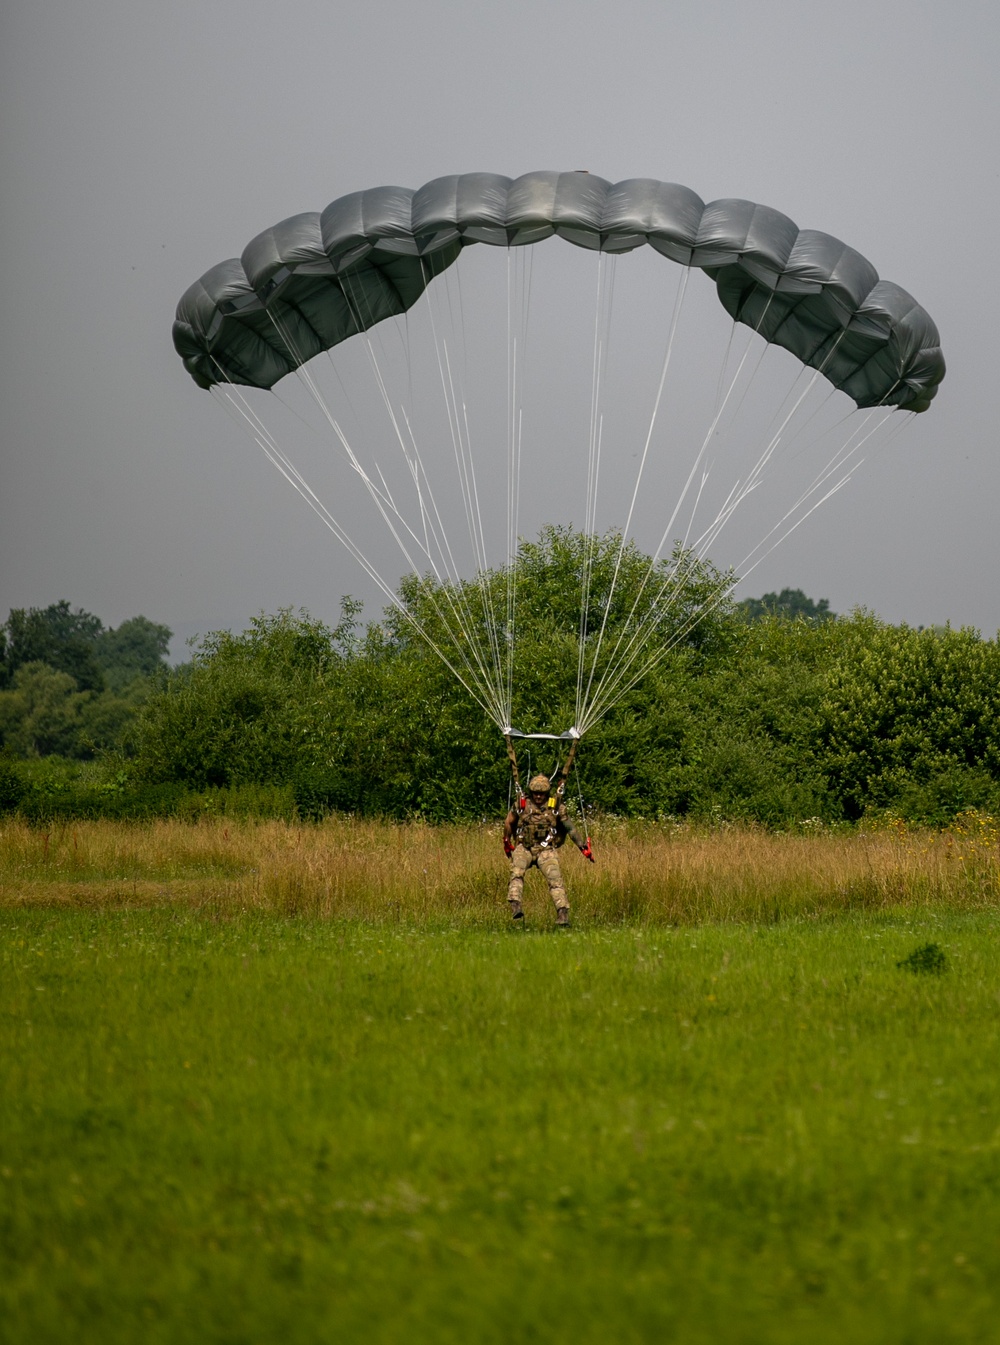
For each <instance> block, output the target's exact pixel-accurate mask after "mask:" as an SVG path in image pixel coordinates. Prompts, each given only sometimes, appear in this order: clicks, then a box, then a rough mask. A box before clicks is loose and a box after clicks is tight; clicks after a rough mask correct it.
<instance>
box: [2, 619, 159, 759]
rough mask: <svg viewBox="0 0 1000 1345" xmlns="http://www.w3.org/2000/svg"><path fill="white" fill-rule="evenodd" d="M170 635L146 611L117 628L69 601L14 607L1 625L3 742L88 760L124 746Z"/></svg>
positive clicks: (29, 753)
mask: <svg viewBox="0 0 1000 1345" xmlns="http://www.w3.org/2000/svg"><path fill="white" fill-rule="evenodd" d="M170 637H171V631H170V630H169V629H168V628H167V627H166V626H159V625H157V624H156V623H155V622H152V621H149V620H148V619H147V618H146V617H144V616H137V617H133V618H132V619H131V620H129V621H123V622H122V623H121V625H120V626H118V627H116V628H114V629H112V628H106V627H105V626H104V624H103V622H102V621H101V620H100V618H99V617H96V616H94V615H93V614H92V613H91V612H85V611H83V609H82V608H77V609H76V610H75V611H74V610H73V609H72V608H71V607H70V605H69V603H68V602H58V603H53V604H52V605H51V606H50V607H44V608H37V607H31V608H27V609H24V608H15V609H14V610H12V611H11V612H10V614H9V616H8V617H7V620H6V622H5V623H4V625H3V626H2V627H0V747H2V748H3V749H4V750H5V751H6V752H7V753H8V754H11V755H14V756H17V757H25V758H37V757H50V756H61V757H66V758H70V759H74V760H83V761H86V760H91V759H93V758H95V757H97V756H99V755H101V754H102V753H107V752H109V751H113V750H116V749H117V750H120V749H121V748H122V746H123V744H124V743H125V742H126V739H127V734H128V730H129V727H130V725H131V724H132V722H133V720H134V718H135V715H136V712H137V710H138V708H139V706H140V705H141V704H142V703H143V701H144V700H145V698H146V696H147V695H148V694H149V691H150V690H151V688H152V686H153V685H154V684H155V681H156V678H157V677H158V676H161V675H162V674H164V673H165V672H166V670H167V665H166V653H167V646H168V644H169V643H170Z"/></svg>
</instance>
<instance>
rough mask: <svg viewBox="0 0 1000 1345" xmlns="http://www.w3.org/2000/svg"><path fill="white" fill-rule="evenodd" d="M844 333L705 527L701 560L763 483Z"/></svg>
mask: <svg viewBox="0 0 1000 1345" xmlns="http://www.w3.org/2000/svg"><path fill="white" fill-rule="evenodd" d="M845 335H846V328H845V329H844V330H843V331H841V333H840V335H839V336H838V337H837V339H836V341H834V342H833V344H832V345H831V347H830V349H829V350H828V351H827V353H826V356H825V357H824V359H823V362H822V364H820V365H818V366H817V367H816V368H815V369H814V370H813V374H812V377H811V378H810V379H809V381H808V383H807V384H806V386H805V388H804V389H803V390H802V392H801V393H800V394H799V396H798V398H797V399H796V401H795V402H794V403H793V405H792V407H791V409H790V410H789V411H788V413H787V415H786V416H785V418H784V420H782V422H781V424H780V425H779V426H778V428H777V430H776V431H775V433H774V434H773V435H772V437H771V439H770V441H769V442H768V444H767V446H766V447H765V448H764V450H763V451H762V452H761V454H760V456H759V457H758V459H757V461H756V463H755V464H754V466H753V467H752V468H751V470H750V472H749V473H748V475H747V479H746V481H745V482H744V483H742V485H741V484H740V483H739V482H737V483H736V486H735V487H734V489H733V491H732V492H730V496H729V498H728V499H727V500H726V502H725V503H724V504H723V507H722V509H720V511H719V513H718V514H717V515H716V518H715V520H714V521H713V522H712V523H711V524H710V525H709V527H708V528H707V529H706V530H705V532H704V533H703V534H702V536H701V537H700V538H699V539H698V542H697V543H696V545H695V550H696V551H697V554H698V558H699V560H702V559H704V557H705V556H706V555H707V553H708V550H709V548H710V547H711V546H712V545H713V544H714V542H715V540H716V538H717V537H718V536H719V533H720V532H721V531H722V529H723V528H724V527H725V525H726V523H727V522H728V521H729V519H730V518H731V517H732V515H733V514H734V513H735V512H736V510H737V509H738V508H739V506H740V505H741V504H742V502H743V501H744V500H745V499H746V498H747V496H748V495H749V494H750V492H751V491H753V490H755V489H756V488H757V486H758V485H759V484H760V482H761V479H762V477H763V473H764V470H765V468H766V467H767V465H768V464H769V463H770V461H771V459H772V458H773V457H774V454H775V452H776V451H777V448H778V445H779V443H780V442H781V439H782V436H783V435H784V432H785V430H786V429H787V427H788V425H789V424H790V423H791V421H792V419H793V417H794V416H795V414H796V412H797V411H798V409H799V407H800V406H801V405H802V403H803V402H804V401H805V399H806V397H808V395H809V393H810V392H811V391H812V389H813V388H814V387H815V386H816V384H817V382H818V381H819V378H820V375H821V374H822V373H823V370H824V369H825V368H826V366H827V364H828V363H829V362H830V360H831V359H832V358H833V356H834V354H835V352H836V350H837V347H838V346H839V345H840V343H841V341H842V340H843V339H844V336H845ZM797 382H798V375H796V379H795V381H794V382H793V384H792V391H794V387H795V383H797ZM791 395H792V394H791V391H790V392H789V393H788V394H787V395H786V397H785V399H784V402H783V403H782V408H783V407H784V405H785V404H786V403H787V402H788V399H789V397H790V396H791ZM779 414H780V412H779ZM811 420H812V416H810V417H809V418H808V419H807V421H806V422H805V423H806V424H809V422H810V421H811ZM772 424H773V421H772ZM769 428H770V427H769ZM779 526H780V525H779Z"/></svg>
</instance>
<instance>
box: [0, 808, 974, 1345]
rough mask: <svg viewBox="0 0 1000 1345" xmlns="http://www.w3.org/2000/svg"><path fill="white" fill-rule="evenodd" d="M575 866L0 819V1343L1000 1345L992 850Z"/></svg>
mask: <svg viewBox="0 0 1000 1345" xmlns="http://www.w3.org/2000/svg"><path fill="white" fill-rule="evenodd" d="M595 849H596V854H597V859H598V864H597V865H596V866H594V867H593V868H592V867H591V866H588V865H585V864H584V863H583V862H582V861H581V860H580V859H579V857H578V856H577V855H575V854H573V853H568V854H567V855H566V863H565V872H566V876H567V879H568V884H569V888H570V896H571V899H572V901H573V912H574V922H575V926H574V928H573V929H572V930H571V931H569V932H568V933H564V932H562V931H556V930H555V929H554V928H553V919H552V911H551V908H550V907H549V904H548V901H547V897H545V895H544V892H543V890H542V885H541V884H540V883H539V881H538V880H537V876H536V875H531V877H530V878H529V884H528V901H527V903H526V905H527V909H528V920H527V922H526V924H527V928H525V929H523V930H521V929H518V928H516V927H513V926H512V925H511V924H510V922H509V921H508V919H507V913H506V908H505V905H504V901H503V895H504V873H505V866H504V863H503V855H502V851H500V846H499V834H498V831H497V830H496V829H495V828H494V829H485V828H484V829H481V830H479V829H475V828H440V829H431V828H424V827H421V826H417V825H414V826H400V827H390V826H378V825H375V824H367V823H360V822H357V821H352V820H339V821H336V820H331V821H329V822H327V823H324V824H322V825H319V826H304V827H297V826H292V825H286V824H283V823H260V824H252V823H249V822H247V823H236V822H233V821H230V822H228V823H227V822H224V821H222V820H220V821H213V822H203V823H199V824H198V825H191V824H184V823H179V822H161V823H151V824H149V825H143V826H135V825H133V826H125V825H120V824H113V823H96V822H95V823H81V824H79V825H76V826H67V827H65V828H61V829H60V828H54V829H52V830H50V831H48V832H46V831H45V830H43V829H38V828H29V827H26V826H23V825H22V824H20V823H18V822H16V821H5V822H3V823H2V824H0V1340H2V1341H4V1342H8V1341H9V1342H11V1343H12V1345H14V1343H15V1342H16V1345H28V1343H29V1342H30V1343H31V1345H35V1343H36V1342H38V1343H40V1345H47V1343H48V1342H56V1341H59V1342H66V1341H73V1342H77V1341H80V1342H91V1341H93V1342H98V1341H100V1342H102V1345H103V1343H107V1345H117V1343H118V1342H132V1341H135V1340H139V1339H141V1340H143V1341H149V1342H152V1343H153V1345H157V1343H158V1342H164V1343H166V1342H182V1341H183V1342H187V1341H191V1340H197V1341H205V1342H227V1343H229V1342H231V1343H232V1345H236V1343H237V1342H258V1341H259V1342H270V1341H273V1340H275V1339H281V1340H282V1341H283V1342H286V1343H287V1345H297V1342H303V1345H305V1342H315V1341H317V1340H331V1341H344V1342H354V1341H358V1342H360V1341H365V1342H396V1341H407V1342H409V1341H416V1342H423V1341H427V1342H445V1343H450V1342H455V1343H456V1345H457V1343H458V1342H473V1341H475V1342H479V1341H483V1342H494V1341H495V1342H497V1343H498V1345H499V1342H509V1341H511V1340H519V1341H539V1342H541V1341H558V1342H562V1341H565V1342H570V1341H573V1342H577V1341H582V1342H590V1341H593V1342H597V1341H601V1342H604V1341H608V1340H614V1341H616V1342H617V1341H622V1342H630V1341H636V1342H639V1341H671V1340H674V1341H678V1342H684V1343H685V1345H688V1342H693V1343H694V1345H700V1342H706V1345H707V1342H710V1341H711V1342H719V1341H725V1342H747V1343H748V1345H749V1343H750V1342H775V1345H778V1343H779V1342H780V1343H782V1345H784V1343H785V1342H787V1343H788V1345H792V1342H795V1343H796V1345H798V1342H802V1341H809V1342H819V1343H820V1345H824V1343H825V1342H827V1341H829V1342H834V1341H837V1342H840V1341H842V1340H843V1338H844V1337H845V1334H846V1335H850V1336H852V1337H853V1339H854V1340H856V1341H858V1342H883V1341H884V1342H886V1343H887V1345H888V1342H924V1341H927V1342H935V1343H936V1342H952V1341H954V1342H965V1341H977V1342H979V1341H993V1340H1000V1071H998V1068H997V1066H998V1063H1000V945H998V940H997V933H998V921H997V915H996V908H997V898H998V863H997V860H998V852H997V836H996V831H995V828H994V826H993V824H992V823H991V822H990V821H989V820H988V819H983V818H975V817H970V818H968V819H966V820H965V822H964V823H963V824H962V825H960V826H957V827H956V828H954V829H953V830H952V831H950V832H947V833H931V832H907V831H905V830H904V829H901V828H897V827H886V828H883V829H880V830H878V831H873V832H868V833H865V832H861V831H855V832H845V833H843V834H834V833H831V832H830V831H828V830H825V829H817V830H816V831H815V832H810V831H809V829H804V830H803V831H802V832H801V833H800V834H795V835H784V836H781V835H771V834H767V833H764V832H753V831H741V830H738V829H728V828H717V829H713V830H701V831H699V830H696V829H686V828H683V827H673V826H667V827H653V826H646V827H639V826H626V825H625V824H614V823H607V824H604V825H602V826H601V827H600V828H598V829H597V834H596V836H595ZM927 944H934V945H936V946H937V948H938V949H939V950H940V951H941V952H942V953H943V954H944V959H945V961H944V966H943V969H941V970H940V971H938V972H934V971H933V970H929V971H920V970H910V969H909V967H907V966H905V965H904V966H900V965H899V964H900V963H901V962H905V960H906V958H907V957H908V956H909V955H910V954H911V953H913V952H914V950H916V949H919V948H921V947H924V946H926V945H927ZM931 965H933V960H932V962H931Z"/></svg>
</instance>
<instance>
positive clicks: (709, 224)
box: [174, 172, 945, 410]
mask: <svg viewBox="0 0 1000 1345" xmlns="http://www.w3.org/2000/svg"><path fill="white" fill-rule="evenodd" d="M553 233H558V234H560V235H561V236H562V237H563V238H564V239H566V240H567V241H568V242H570V243H572V244H574V245H576V246H578V247H586V248H592V249H602V250H605V251H609V252H627V251H629V250H630V249H633V248H635V247H640V246H643V245H646V244H648V245H650V246H651V247H653V248H654V249H655V250H656V251H657V252H660V253H662V254H663V255H664V256H665V257H667V258H670V259H671V260H673V261H675V262H679V263H680V264H682V265H690V266H699V267H701V268H702V269H704V270H705V271H707V272H708V274H709V275H710V276H712V278H713V279H714V280H715V281H716V286H717V290H718V294H719V298H720V301H721V302H722V304H723V307H724V308H725V309H726V311H727V312H728V313H729V314H730V315H731V316H732V317H733V318H734V319H735V320H736V321H738V322H742V323H745V324H747V325H749V326H750V327H753V328H754V329H755V330H758V331H759V332H760V334H761V335H762V336H763V337H764V338H765V339H766V340H769V341H773V342H775V343H777V344H778V345H781V346H782V347H784V348H785V349H787V350H789V351H790V352H791V353H792V354H794V355H795V356H797V357H798V358H799V359H800V360H802V361H803V363H805V364H807V365H810V366H812V367H814V368H820V369H821V370H822V373H823V375H824V377H826V378H828V379H829V380H830V382H832V383H833V384H834V385H835V386H837V387H841V388H843V389H844V390H845V391H846V392H848V393H849V395H851V396H852V397H854V398H855V400H856V401H857V402H858V404H859V405H861V406H874V405H878V404H880V403H884V404H886V405H902V406H909V407H910V408H911V409H913V410H924V409H926V407H927V406H928V405H929V404H930V401H931V399H932V398H933V397H934V395H935V393H936V392H937V387H938V385H939V384H940V382H941V380H942V378H943V377H944V372H945V366H944V358H943V356H942V354H941V348H940V338H939V336H938V333H937V329H936V327H935V326H934V323H933V322H932V321H931V319H930V317H929V316H928V314H927V313H926V312H925V311H924V309H922V308H921V307H920V305H919V304H917V303H916V301H915V300H913V298H912V297H911V296H910V295H909V294H907V293H906V291H905V290H901V289H900V288H899V287H898V286H895V285H892V284H891V283H890V282H887V281H882V280H880V279H879V276H878V273H877V271H876V270H875V268H874V266H873V265H872V264H871V262H869V261H868V260H867V259H866V258H864V257H862V256H861V254H860V253H858V252H856V251H855V250H854V249H852V248H850V247H848V246H847V245H846V244H845V243H843V242H841V241H840V240H839V239H837V238H834V237H833V236H832V235H830V234H825V233H821V232H818V231H816V230H807V229H803V230H800V229H799V228H798V226H797V225H796V224H795V223H794V221H792V220H791V219H789V218H788V216H787V215H784V214H782V213H781V212H780V211H777V210H773V209H771V208H770V207H768V206H762V205H759V204H756V203H755V202H752V201H744V200H741V199H735V198H733V199H722V200H718V201H710V202H708V203H707V204H706V203H705V202H703V201H702V200H701V198H700V197H698V196H697V195H696V194H695V193H694V192H692V191H690V189H688V188H686V187H681V186H679V185H678V184H676V183H666V182H657V181H654V180H652V179H648V178H634V179H629V180H628V181H625V182H619V183H611V182H607V181H605V179H603V178H600V177H596V176H594V175H592V174H589V173H552V172H545V173H528V174H525V175H524V176H523V177H520V178H514V179H511V178H506V177H502V176H499V175H494V174H489V173H469V174H463V175H456V176H452V177H443V178H438V179H435V181H433V182H429V183H427V184H426V185H425V186H423V187H421V188H420V189H419V190H418V191H416V192H413V191H410V190H409V189H407V188H405V187H377V188H374V189H372V190H370V191H363V192H355V193H353V194H351V195H350V196H345V197H341V198H340V199H339V200H337V201H334V202H332V203H331V204H330V205H329V206H327V207H326V209H325V210H324V211H322V212H321V213H316V212H312V213H306V214H302V215H295V216H292V217H291V218H289V219H287V220H283V221H282V222H281V223H279V224H276V225H274V226H273V227H272V228H271V229H268V230H265V232H264V233H262V234H259V235H258V236H257V237H256V238H255V239H253V240H251V242H250V243H249V244H248V245H247V247H246V249H245V250H244V253H243V256H242V259H241V260H235V259H234V260H231V261H227V262H223V263H222V264H221V265H220V266H217V267H214V268H213V269H212V270H211V271H209V272H207V273H206V274H205V275H204V276H203V277H202V278H201V279H200V280H199V281H197V282H196V284H195V285H193V286H192V287H191V288H190V289H189V290H188V291H187V293H186V294H185V295H184V297H183V298H182V300H181V303H180V305H179V306H178V310H177V320H176V322H175V324H174V344H175V346H176V348H177V351H178V353H179V354H180V356H181V358H182V359H183V361H184V364H185V367H186V368H187V369H188V371H189V373H190V374H191V376H192V377H193V378H194V379H195V381H196V382H197V383H199V384H200V385H201V386H202V387H209V386H211V385H212V383H214V382H219V381H224V380H226V379H232V380H233V381H236V382H242V383H252V384H256V385H257V386H260V387H270V386H272V384H273V383H274V382H276V381H277V379H279V378H281V377H282V376H283V375H284V374H285V373H287V372H288V370H289V369H290V368H292V367H294V366H295V365H296V364H298V363H300V362H303V361H305V360H307V359H310V358H312V356H313V355H315V354H317V353H318V352H319V351H320V350H323V349H328V348H330V347H331V346H333V345H336V344H337V343H338V342H339V341H343V340H346V339H347V338H348V337H350V336H352V335H354V334H355V333H356V332H357V331H358V330H365V329H367V328H369V327H371V326H373V325H375V324H377V323H379V322H382V321H384V320H385V319H386V318H388V317H392V316H395V315H398V314H400V313H403V312H405V311H406V310H407V309H408V308H410V307H411V306H412V305H413V304H414V303H415V302H416V301H417V300H418V299H419V298H420V296H421V294H422V293H423V291H424V289H425V288H426V285H427V284H428V283H429V281H430V280H431V279H432V278H433V277H434V276H435V275H438V274H440V272H441V271H442V270H444V269H445V268H446V267H447V266H450V265H451V264H452V262H453V261H454V260H455V258H456V257H457V256H458V255H459V252H460V251H461V249H462V247H467V246H471V245H473V244H474V243H485V244H487V245H493V246H506V247H510V246H525V245H529V244H531V243H533V242H536V241H539V240H541V239H543V238H547V237H550V236H551V235H552V234H553Z"/></svg>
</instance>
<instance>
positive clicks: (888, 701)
mask: <svg viewBox="0 0 1000 1345" xmlns="http://www.w3.org/2000/svg"><path fill="white" fill-rule="evenodd" d="M817 750H818V751H819V752H821V754H822V759H823V763H824V769H825V771H826V773H827V776H828V778H829V780H830V784H831V788H832V789H833V790H834V792H835V793H836V795H837V796H838V798H839V799H840V800H841V801H842V806H843V808H844V811H845V814H846V815H847V816H848V817H859V816H861V814H862V813H863V812H864V811H865V810H871V809H887V808H889V809H894V810H895V811H898V812H899V813H900V814H901V815H902V816H904V817H908V818H913V819H918V818H920V819H926V820H929V821H946V820H948V819H949V818H951V817H954V816H955V815H956V813H959V812H961V811H963V810H964V809H967V808H974V807H991V806H995V805H996V804H997V802H1000V787H998V786H1000V642H998V641H997V640H983V639H981V638H980V637H979V636H978V635H977V634H976V632H975V631H972V630H951V629H948V628H946V629H944V630H913V629H912V628H911V627H908V626H888V625H885V624H884V623H882V622H880V621H878V620H877V619H876V618H874V617H872V616H869V615H866V614H860V615H859V616H858V617H856V618H855V620H854V621H852V622H849V623H846V624H845V625H843V626H842V627H841V649H840V652H839V654H838V655H837V657H835V658H834V660H833V661H832V663H831V665H830V667H829V669H828V671H827V675H826V689H825V691H824V695H823V701H822V705H821V707H820V717H819V722H818V725H817Z"/></svg>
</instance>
